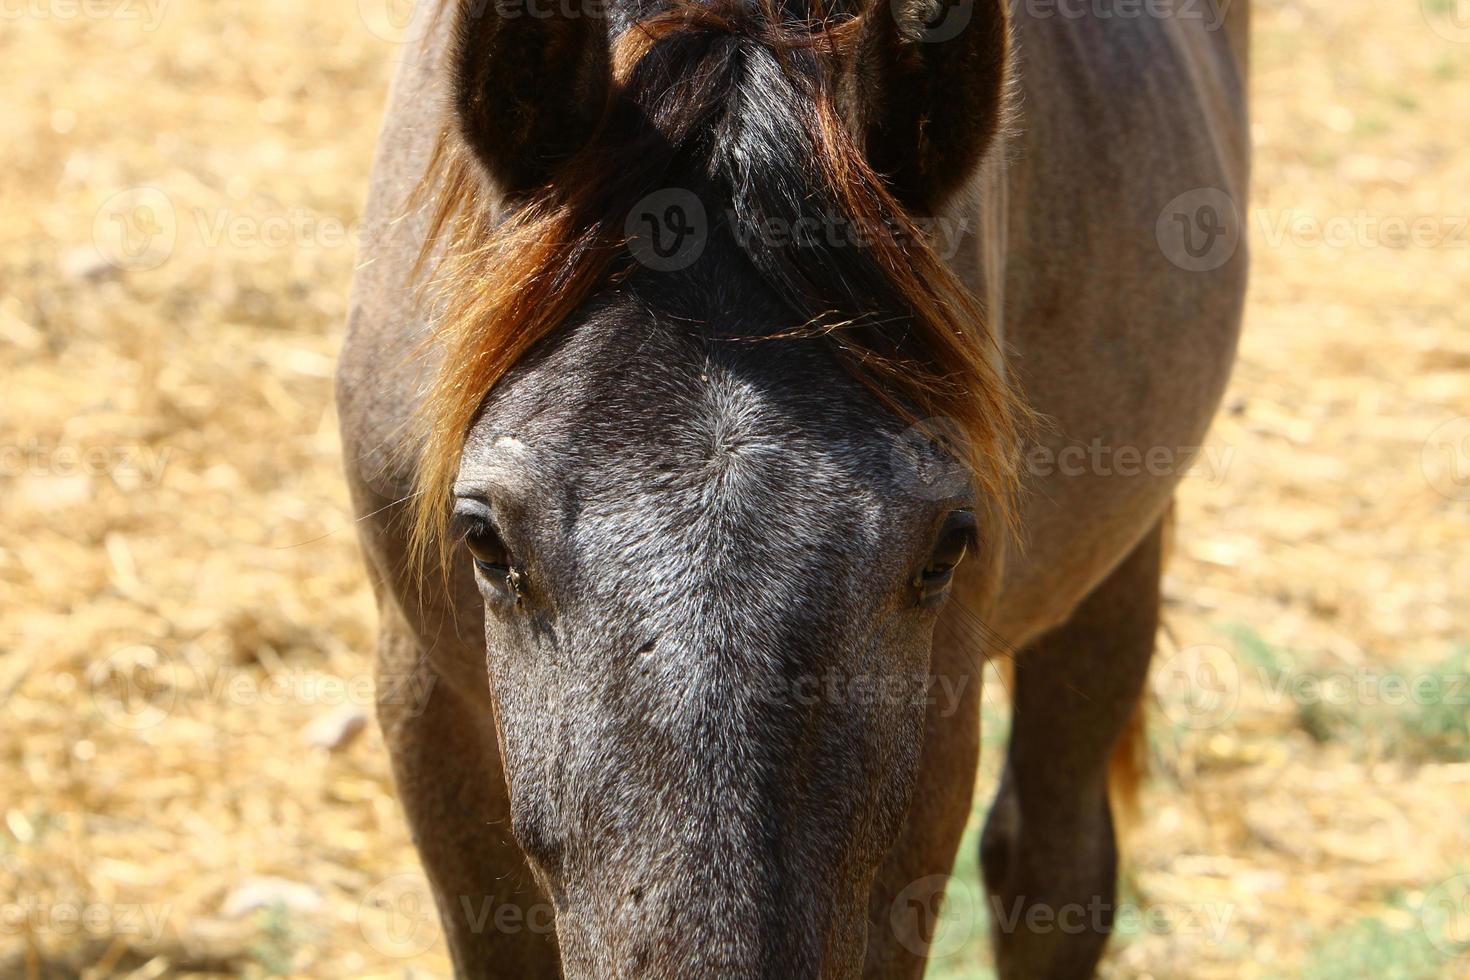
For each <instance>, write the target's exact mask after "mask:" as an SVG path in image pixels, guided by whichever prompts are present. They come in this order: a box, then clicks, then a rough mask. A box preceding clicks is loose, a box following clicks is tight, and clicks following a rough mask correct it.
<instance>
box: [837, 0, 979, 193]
mask: <svg viewBox="0 0 1470 980" xmlns="http://www.w3.org/2000/svg"><path fill="white" fill-rule="evenodd" d="M1006 24H1007V20H1006V8H1005V0H870V3H869V6H868V8H867V9H866V10H865V11H864V12H863V13H862V15H861V16H860V17H859V19H858V23H857V24H856V25H854V27H853V31H854V34H855V37H854V38H853V40H852V42H851V45H850V47H849V48H848V51H847V53H846V57H844V58H843V59H842V65H841V68H840V76H839V78H838V80H837V99H838V109H839V111H840V112H841V113H842V115H843V117H844V118H845V119H846V121H847V123H848V125H849V126H850V127H851V132H852V133H853V135H854V137H855V138H856V139H857V140H858V141H859V143H860V145H861V146H862V147H863V150H864V152H865V153H866V154H867V157H868V161H869V163H871V164H872V166H873V168H874V169H875V170H877V171H878V172H879V173H881V174H883V175H884V176H885V177H886V178H887V179H888V181H889V185H890V187H891V188H892V189H893V191H894V193H895V194H896V195H897V196H898V198H899V200H900V201H902V202H903V204H904V205H905V206H906V207H908V208H909V209H911V210H912V211H915V212H917V213H921V214H932V213H934V212H935V211H937V210H939V209H940V208H942V207H943V206H944V205H945V203H946V202H948V201H949V200H950V198H951V197H952V196H953V195H954V193H955V192H956V191H958V190H959V189H960V188H961V187H963V186H964V184H965V182H966V181H967V180H968V179H969V178H970V176H971V175H972V174H973V173H974V172H975V168H976V167H977V166H978V165H979V163H980V161H981V159H982V157H983V156H984V154H985V150H986V148H987V147H988V146H989V145H990V141H991V140H992V139H993V138H994V136H995V133H996V130H997V129H998V128H999V125H1000V115H1001V107H1002V104H1003V101H1004V94H1005V85H1006V70H1007V69H1006V59H1007V37H1008V34H1007V26H1006Z"/></svg>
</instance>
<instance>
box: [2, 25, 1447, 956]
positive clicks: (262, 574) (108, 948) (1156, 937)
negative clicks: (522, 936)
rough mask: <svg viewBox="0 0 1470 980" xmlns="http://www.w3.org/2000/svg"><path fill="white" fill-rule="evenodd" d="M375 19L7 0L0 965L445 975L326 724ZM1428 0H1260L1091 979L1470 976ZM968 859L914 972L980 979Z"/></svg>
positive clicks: (358, 593)
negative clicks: (1217, 338)
mask: <svg viewBox="0 0 1470 980" xmlns="http://www.w3.org/2000/svg"><path fill="white" fill-rule="evenodd" d="M1238 2H1245V0H1238ZM1202 6H1204V7H1208V6H1209V5H1208V4H1206V5H1202ZM399 13H401V11H400V10H399V9H398V8H396V7H394V6H393V5H392V2H391V0H364V2H362V3H358V4H352V3H345V4H337V5H318V6H313V5H310V4H295V3H285V2H281V0H265V2H259V3H241V2H234V0H222V2H218V3H212V4H202V3H197V2H186V0H176V2H172V3H170V2H168V0H139V2H126V3H125V2H117V3H107V2H103V3H99V4H94V5H72V4H63V3H60V2H59V0H51V2H49V3H48V2H44V0H42V2H38V3H33V4H27V5H25V6H24V7H13V8H7V9H6V11H5V13H4V19H3V21H0V63H3V64H5V65H6V67H7V69H8V70H7V72H6V76H7V77H6V111H5V112H4V113H3V114H0V144H3V145H4V147H5V164H4V168H3V175H0V378H3V381H0V384H3V396H0V453H3V455H0V514H3V524H0V719H3V725H0V976H5V977H10V976H17V977H25V976H74V975H81V976H87V977H103V976H128V977H136V978H146V977H163V976H185V975H192V974H202V973H208V972H216V973H227V974H239V975H247V976H261V975H267V974H270V973H285V974H291V975H301V976H322V977H362V976H385V977H386V976H394V977H402V976H405V975H418V976H441V975H445V974H446V973H447V964H446V961H445V959H444V956H443V950H442V945H441V944H439V943H438V941H437V939H436V936H435V930H436V927H435V926H434V925H433V924H432V920H431V918H430V916H429V911H428V908H427V906H425V905H424V904H423V895H422V894H421V892H420V891H419V890H418V888H417V887H416V884H415V883H416V879H415V878H414V877H413V875H414V873H415V868H416V862H415V859H414V856H413V853H412V850H411V848H410V847H409V845H408V842H407V835H406V833H405V830H404V827H403V823H402V820H401V817H400V815H399V813H398V811H397V808H396V804H395V803H394V801H393V798H392V790H391V787H390V784H389V781H388V776H387V764H386V758H385V755H384V752H383V748H382V745H381V740H380V738H379V736H378V734H377V731H376V728H375V727H374V726H373V725H371V724H369V725H368V726H367V728H366V732H365V734H363V735H362V737H360V738H356V739H355V740H354V739H353V737H352V736H353V732H352V729H353V728H354V727H355V726H356V725H357V724H359V717H358V712H356V711H355V710H354V708H360V709H362V710H363V711H366V712H368V713H370V708H369V705H368V702H369V701H370V694H369V693H368V690H369V689H368V686H367V678H368V671H369V662H370V658H369V650H370V647H371V642H372V640H371V637H372V623H373V615H374V614H373V609H372V603H371V600H370V597H369V596H368V594H367V590H366V586H365V583H364V580H363V577H362V575H361V573H360V570H359V566H358V562H357V556H356V552H355V542H354V538H353V532H352V528H351V521H350V517H349V514H348V510H347V507H346V502H345V496H344V492H343V488H342V482H341V480H340V478H339V475H338V460H337V445H336V436H335V421H334V418H333V416H332V409H331V400H330V373H331V369H332V359H333V353H334V349H335V347H336V344H337V342H338V338H339V336H340V331H341V324H342V320H343V313H344V302H345V295H346V289H347V284H348V282H349V279H350V276H351V272H352V266H353V261H354V258H353V248H352V242H351V237H352V236H351V232H352V230H353V223H354V221H355V220H356V216H357V214H358V213H359V208H360V202H361V198H362V195H363V189H364V186H365V177H366V173H367V168H368V164H369V160H370V154H371V149H372V142H373V139H374V135H375V121H376V119H377V117H378V114H379V111H380V106H381V103H382V100H383V95H384V87H385V84H386V80H387V78H388V77H389V73H390V71H391V69H392V67H393V64H394V62H395V60H396V59H397V58H398V57H400V48H399V47H398V46H396V45H395V44H393V43H392V42H391V37H392V35H393V32H394V29H395V28H394V18H395V16H396V15H397V14H399ZM1454 14H1455V10H1454V7H1453V5H1452V4H1450V3H1441V2H1440V0H1424V4H1423V5H1422V6H1419V5H1416V4H1415V3H1413V2H1410V3H1404V4H1398V5H1382V4H1373V3H1369V2H1367V0H1350V2H1339V3H1331V2H1328V0H1268V2H1263V3H1258V5H1257V7H1256V25H1255V26H1256V54H1255V77H1254V79H1253V95H1254V100H1255V117H1256V120H1257V122H1256V124H1255V142H1256V145H1257V147H1258V157H1257V161H1258V165H1257V171H1256V183H1255V192H1254V199H1253V201H1252V202H1251V205H1250V207H1249V208H1248V209H1247V211H1246V214H1245V218H1246V223H1247V231H1248V235H1249V238H1250V242H1251V246H1252V248H1253V250H1254V262H1255V266H1254V269H1255V272H1254V282H1253V287H1252V294H1251V302H1250V307H1249V312H1248V334H1247V338H1246V340H1245V343H1244V347H1243V350H1242V358H1241V363H1240V366H1239V370H1238V371H1237V374H1236V379H1235V382H1234V385H1233V387H1232V390H1231V393H1230V396H1229V400H1228V406H1227V411H1226V412H1225V413H1224V414H1223V415H1222V417H1221V419H1220V421H1219V424H1218V425H1217V427H1216V429H1215V432H1214V435H1213V437H1212V443H1211V445H1212V447H1213V449H1214V451H1215V456H1214V457H1213V459H1214V460H1215V461H1216V464H1217V465H1216V466H1215V467H1214V468H1213V469H1211V470H1209V471H1207V472H1206V473H1205V474H1204V475H1201V476H1200V477H1198V478H1195V479H1191V480H1190V481H1188V482H1187V483H1186V484H1185V488H1184V491H1183V494H1182V505H1181V508H1180V527H1179V534H1178V547H1177V549H1176V556H1175V560H1174V563H1173V565H1172V568H1171V571H1170V574H1169V576H1168V580H1167V593H1168V617H1169V622H1170V627H1169V631H1168V635H1167V636H1165V637H1164V638H1163V641H1162V646H1161V650H1162V654H1161V664H1160V669H1159V680H1158V684H1157V688H1158V697H1157V699H1156V701H1155V704H1154V705H1153V711H1152V714H1153V731H1154V735H1153V746H1152V754H1153V761H1154V771H1155V773H1154V780H1153V782H1152V784H1151V785H1150V788H1149V790H1148V792H1147V794H1146V796H1145V801H1144V802H1145V806H1144V824H1143V826H1142V827H1141V828H1140V830H1139V832H1138V833H1136V834H1135V835H1134V847H1133V857H1134V861H1133V868H1132V871H1131V874H1130V877H1129V886H1128V889H1127V891H1126V897H1127V899H1128V901H1130V902H1132V903H1136V904H1137V906H1139V907H1140V908H1143V909H1148V910H1155V911H1157V912H1158V914H1159V915H1160V916H1162V918H1158V919H1152V920H1149V922H1152V923H1153V927H1151V926H1149V925H1144V926H1141V927H1138V928H1134V929H1132V930H1130V932H1129V934H1128V935H1125V936H1123V937H1121V938H1120V941H1119V942H1118V943H1117V945H1116V947H1115V949H1114V951H1113V952H1112V954H1111V955H1110V959H1109V962H1108V966H1107V974H1108V975H1109V976H1117V977H1123V976H1154V977H1180V976H1203V977H1242V976H1247V977H1248V976H1262V977H1265V976H1281V977H1291V976H1318V977H1353V976H1365V977H1366V976H1373V977H1387V976H1394V977H1437V976H1456V975H1470V959H1467V958H1465V957H1463V956H1461V957H1456V956H1454V955H1453V953H1454V952H1456V951H1457V950H1458V951H1460V952H1465V951H1466V950H1465V949H1464V948H1463V947H1456V946H1454V945H1453V943H1454V941H1455V940H1470V916H1466V917H1465V918H1462V919H1459V920H1456V919H1455V918H1454V917H1453V913H1454V911H1455V906H1454V905H1453V903H1452V902H1449V901H1446V899H1453V898H1454V897H1456V896H1457V895H1458V894H1459V893H1457V892H1455V891H1454V888H1455V887H1456V884H1455V882H1454V881H1453V880H1451V879H1453V876H1455V875H1457V874H1461V873H1464V872H1470V747H1467V742H1466V740H1467V736H1466V732H1465V724H1466V712H1467V711H1470V708H1467V707H1466V706H1465V701H1466V700H1467V699H1470V688H1466V687H1465V686H1463V678H1464V675H1465V673H1466V671H1470V662H1467V653H1466V651H1467V643H1470V609H1467V603H1466V602H1465V593H1466V588H1467V585H1470V548H1467V543H1470V520H1467V518H1470V499H1467V498H1470V482H1467V481H1470V438H1467V433H1466V431H1465V428H1470V423H1467V422H1464V421H1461V422H1459V423H1455V422H1454V420H1456V419H1462V418H1463V417H1464V416H1467V415H1470V333H1467V330H1466V316H1467V312H1466V310H1467V306H1466V287H1465V284H1466V282H1470V228H1467V216H1470V200H1467V197H1466V190H1465V189H1466V188H1467V187H1470V149H1467V147H1466V146H1465V145H1464V140H1465V129H1464V120H1465V117H1466V110H1467V109H1470V31H1465V30H1459V29H1458V27H1459V24H1458V22H1457V21H1456V20H1455V19H1454ZM1120 97H1121V95H1120ZM118 195H122V196H121V197H119V196H118ZM1161 203H1162V202H1161ZM118 215H125V216H130V217H131V219H132V220H133V222H134V224H132V225H130V226H122V225H118V224H117V216H118ZM149 229H152V232H153V235H152V237H151V238H149V239H145V238H140V237H139V235H141V234H143V233H145V232H147V231H148V230H149ZM1415 229H1417V233H1416V232H1415ZM123 230H126V231H129V232H130V233H131V234H132V235H133V237H132V238H131V239H128V243H129V244H131V245H132V246H134V248H135V250H134V251H133V252H119V251H117V247H118V244H119V242H120V239H119V237H118V236H119V233H120V232H121V231H123ZM1323 232H1325V233H1326V235H1327V236H1328V240H1323V238H1322V237H1321V233H1323ZM166 245H167V246H169V247H167V248H165V247H164V246H166ZM99 248H100V251H99ZM1447 423H1449V424H1450V425H1449V427H1448V428H1442V427H1443V426H1445V425H1446V424H1447ZM1457 426H1463V427H1465V428H1458V427H1457ZM1386 677H1387V678H1394V677H1397V678H1400V679H1401V680H1403V681H1404V682H1405V683H1407V684H1409V685H1411V686H1410V687H1409V688H1408V689H1409V690H1410V691H1421V692H1422V691H1426V690H1429V688H1425V687H1420V688H1414V687H1412V685H1413V684H1416V683H1418V684H1421V685H1422V684H1424V683H1425V682H1426V679H1427V682H1428V684H1429V685H1430V687H1433V685H1434V684H1436V683H1437V684H1439V685H1440V686H1439V688H1438V689H1437V690H1438V693H1437V694H1436V695H1434V696H1429V697H1425V696H1414V695H1410V696H1409V697H1408V699H1407V700H1406V701H1405V700H1403V699H1402V698H1400V697H1399V695H1398V694H1396V693H1395V692H1396V691H1398V690H1399V689H1398V688H1395V687H1392V686H1391V685H1392V684H1393V682H1392V681H1386V680H1385V678H1386ZM1457 678H1458V679H1459V681H1460V686H1455V685H1456V680H1457ZM1324 683H1325V686H1323V685H1324ZM1314 685H1316V686H1315V687H1314ZM1385 685H1389V686H1385ZM1344 692H1345V693H1344ZM1456 698H1458V699H1459V700H1456ZM1400 702H1402V703H1400ZM992 714H995V715H996V716H997V717H999V716H1000V714H1001V712H1000V711H999V709H998V708H997V709H996V710H994V711H993V712H992ZM327 746H334V748H332V747H327ZM994 758H995V748H994V746H993V745H992V746H991V747H990V748H989V749H988V750H987V768H986V773H985V775H986V777H987V786H989V785H990V784H991V782H992V781H993V776H994ZM959 874H960V879H959V883H958V884H957V886H956V892H955V893H956V894H957V895H960V896H961V897H960V898H959V899H957V900H955V901H954V902H952V903H951V909H955V910H959V911H958V912H956V913H954V915H952V917H951V918H950V919H949V920H946V922H945V924H944V928H946V929H949V930H951V932H950V933H949V935H950V938H951V939H954V938H955V937H958V939H956V940H955V941H954V942H951V943H949V944H948V945H947V948H946V950H945V952H946V954H947V955H945V956H943V957H941V958H940V959H939V960H938V961H937V962H936V966H935V969H934V973H935V974H936V975H939V976H945V977H970V976H985V975H988V968H987V966H986V965H985V964H986V956H987V954H986V953H985V951H984V947H985V944H984V942H983V936H982V933H983V926H982V924H981V921H980V919H979V918H978V916H976V917H968V918H967V917H966V914H965V913H964V909H965V908H966V906H965V904H964V902H965V896H966V894H967V893H966V892H964V891H963V890H965V889H969V890H970V894H972V893H973V888H974V882H975V876H974V871H973V858H972V856H971V854H970V853H966V854H964V855H962V857H961V862H960V869H959ZM1447 880H1449V881H1450V883H1449V884H1447V885H1441V883H1442V882H1445V881H1447ZM1467 909H1470V906H1466V907H1464V908H1462V909H1461V912H1462V914H1464V912H1465V911H1466V910H1467ZM1207 913H1208V914H1215V915H1216V916H1217V919H1216V920H1214V921H1219V917H1221V916H1223V925H1222V926H1221V927H1220V928H1219V929H1218V930H1215V929H1211V928H1209V927H1208V925H1209V921H1207V920H1205V919H1202V918H1200V916H1202V915H1205V914H1207ZM1442 913H1444V914H1442ZM1447 915H1448V917H1446V916H1447ZM1160 923H1162V925H1159V924H1160ZM956 930H957V931H956ZM966 940H968V941H966Z"/></svg>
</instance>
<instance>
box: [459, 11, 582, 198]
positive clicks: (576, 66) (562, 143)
mask: <svg viewBox="0 0 1470 980" xmlns="http://www.w3.org/2000/svg"><path fill="white" fill-rule="evenodd" d="M587 6H588V5H587V4H534V5H533V4H527V3H524V2H521V0H460V3H459V6H458V10H457V12H456V15H455V17H456V23H455V36H454V51H453V62H452V65H453V72H454V74H453V79H452V85H453V95H454V111H455V115H456V118H457V122H458V125H459V129H460V133H461V135H462V136H463V137H464V140H465V142H466V143H467V144H468V145H469V147H470V149H471V150H473V151H474V154H475V157H476V158H477V159H478V160H479V161H480V163H481V164H482V165H483V166H484V168H485V172H486V174H487V175H488V176H489V177H490V179H491V180H492V181H493V182H494V183H495V184H496V185H497V186H498V187H499V188H500V190H501V191H502V192H503V193H506V194H517V193H522V192H524V191H527V190H530V189H532V188H534V187H536V186H539V185H540V184H542V183H543V182H545V180H546V178H547V177H548V175H549V174H550V172H551V170H552V168H554V167H555V166H556V165H557V164H558V163H559V162H560V161H562V160H565V159H566V158H567V157H569V156H570V155H572V154H573V153H575V152H576V151H577V150H578V149H579V148H580V147H581V146H582V145H583V144H584V143H586V141H587V139H588V138H589V137H590V136H591V135H592V131H593V130H594V129H595V128H596V126H597V124H598V121H599V120H600V118H601V116H602V113H603V109H604V106H605V104H606V101H607V94H608V88H609V80H608V39H607V21H606V19H605V18H603V17H596V16H591V15H590V13H589V12H588V10H587V9H586V8H587Z"/></svg>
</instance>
